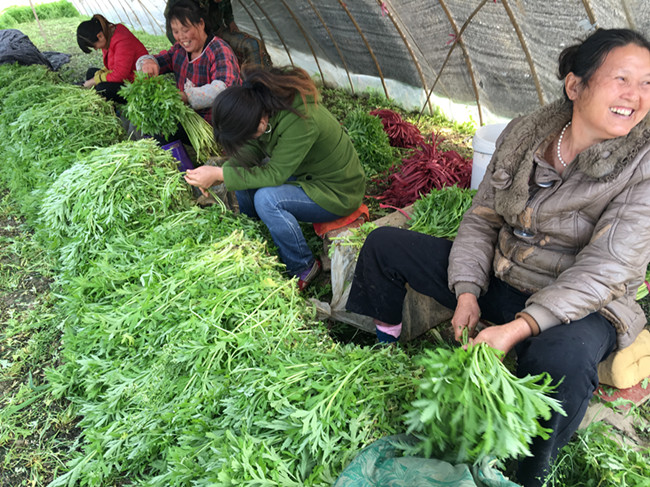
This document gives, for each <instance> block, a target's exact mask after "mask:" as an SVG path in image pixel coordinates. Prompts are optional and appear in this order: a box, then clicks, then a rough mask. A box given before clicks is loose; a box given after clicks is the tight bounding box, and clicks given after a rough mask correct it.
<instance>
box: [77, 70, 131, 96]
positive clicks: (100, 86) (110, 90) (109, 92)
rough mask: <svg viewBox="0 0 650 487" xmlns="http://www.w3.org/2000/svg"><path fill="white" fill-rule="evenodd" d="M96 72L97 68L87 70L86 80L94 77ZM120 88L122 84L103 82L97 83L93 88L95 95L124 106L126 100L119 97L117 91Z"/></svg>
mask: <svg viewBox="0 0 650 487" xmlns="http://www.w3.org/2000/svg"><path fill="white" fill-rule="evenodd" d="M97 71H99V68H89V69H88V71H86V80H89V79H90V78H92V77H94V76H95V73H96V72H97ZM122 86H124V83H113V82H110V81H104V82H102V83H97V84H96V85H95V87H94V88H95V91H97V93H99V94H100V95H102V96H103V97H104V98H106V99H107V100H110V101H114V102H115V103H119V104H121V105H124V104H125V103H126V100H125V99H124V98H123V97H122V96H121V95H119V91H120V89H121V88H122Z"/></svg>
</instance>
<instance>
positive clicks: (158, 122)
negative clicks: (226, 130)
mask: <svg viewBox="0 0 650 487" xmlns="http://www.w3.org/2000/svg"><path fill="white" fill-rule="evenodd" d="M120 95H122V96H123V97H124V98H125V99H126V101H127V104H126V108H125V109H124V116H125V117H126V118H127V119H129V121H130V122H131V123H133V125H135V126H136V127H137V128H138V130H140V131H141V132H143V133H145V134H149V135H158V134H159V135H162V136H163V137H165V138H166V139H167V138H169V137H171V136H172V135H174V133H175V132H176V131H177V129H178V125H179V124H180V125H182V126H183V129H185V132H186V133H187V136H188V137H189V139H190V143H191V144H192V147H194V150H195V151H196V155H197V157H198V158H199V159H202V158H207V157H208V156H211V155H217V146H216V144H215V142H214V137H213V135H212V127H210V124H208V122H206V121H205V119H203V117H201V116H200V115H199V114H198V113H196V112H195V111H194V110H192V109H191V108H190V107H189V106H187V105H186V104H185V103H183V100H181V97H180V93H179V91H178V89H177V88H176V85H175V84H174V81H173V80H172V79H170V78H168V77H166V76H148V75H146V74H144V73H136V75H135V79H134V80H133V83H129V82H127V83H126V84H125V85H124V87H122V89H121V90H120Z"/></svg>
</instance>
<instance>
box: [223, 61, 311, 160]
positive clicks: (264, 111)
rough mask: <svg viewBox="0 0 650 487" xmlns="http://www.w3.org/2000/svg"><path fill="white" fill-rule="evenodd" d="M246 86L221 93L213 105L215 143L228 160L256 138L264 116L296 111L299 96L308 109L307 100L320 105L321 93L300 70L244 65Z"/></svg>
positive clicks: (243, 73)
mask: <svg viewBox="0 0 650 487" xmlns="http://www.w3.org/2000/svg"><path fill="white" fill-rule="evenodd" d="M242 76H243V78H244V82H243V84H242V85H241V86H230V87H228V88H226V89H225V90H224V91H222V92H221V93H219V95H217V97H216V98H215V100H214V103H213V105H212V126H213V130H214V138H215V140H216V141H217V142H218V143H219V144H220V145H221V146H222V147H223V148H224V150H225V152H226V154H227V155H229V156H237V155H238V152H239V149H240V148H241V147H242V146H243V145H244V143H245V142H246V141H248V140H250V139H251V138H253V136H254V135H255V133H256V132H257V129H258V127H259V123H260V120H261V119H262V117H263V116H267V117H269V118H271V117H273V115H275V114H276V113H278V112H280V111H283V110H288V111H291V112H293V113H295V114H297V115H299V116H301V117H302V116H304V115H302V114H301V113H299V112H298V111H297V110H296V109H295V108H293V101H294V99H295V97H296V95H300V96H301V97H302V100H303V103H304V104H305V105H307V96H310V97H311V98H312V99H313V101H314V102H317V101H318V89H317V88H316V85H315V84H314V82H313V80H312V79H311V78H310V77H309V74H307V72H306V71H305V70H303V69H300V68H291V67H285V68H267V69H265V68H262V67H261V66H251V65H245V66H244V67H243V68H242Z"/></svg>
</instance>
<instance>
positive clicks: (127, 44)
mask: <svg viewBox="0 0 650 487" xmlns="http://www.w3.org/2000/svg"><path fill="white" fill-rule="evenodd" d="M77 44H79V48H80V49H81V50H82V51H83V52H85V53H89V52H90V50H91V49H101V50H102V54H103V56H104V68H101V69H100V68H90V69H89V70H88V72H87V73H86V82H85V83H84V86H85V87H86V88H95V90H97V92H98V93H101V94H102V95H103V96H104V97H105V98H107V99H108V100H113V101H116V102H118V103H124V99H123V98H122V97H121V96H120V95H118V94H117V93H118V91H119V90H120V88H122V86H123V85H124V81H133V76H134V73H135V63H136V61H137V60H138V58H139V57H140V56H145V55H146V54H147V49H146V48H145V47H144V45H143V44H142V42H140V41H139V40H138V38H137V37H135V36H134V35H133V34H132V33H131V32H130V31H129V29H127V28H126V27H124V26H123V25H122V24H111V23H110V22H108V21H107V20H106V19H105V18H104V17H103V16H101V15H99V14H96V15H93V16H92V18H91V19H90V20H86V21H85V22H82V23H81V24H79V26H78V27H77Z"/></svg>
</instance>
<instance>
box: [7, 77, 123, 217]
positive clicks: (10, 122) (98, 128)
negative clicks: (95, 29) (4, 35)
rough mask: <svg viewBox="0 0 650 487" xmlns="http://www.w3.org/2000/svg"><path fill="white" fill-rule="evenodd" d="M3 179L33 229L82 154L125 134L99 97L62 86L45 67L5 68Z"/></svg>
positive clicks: (110, 106) (85, 91) (89, 92)
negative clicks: (55, 185) (46, 200)
mask: <svg viewBox="0 0 650 487" xmlns="http://www.w3.org/2000/svg"><path fill="white" fill-rule="evenodd" d="M0 86H2V88H0V100H2V101H1V104H0V122H1V123H0V137H2V140H3V141H4V143H3V144H2V145H0V156H1V159H2V160H3V164H4V169H3V171H2V172H1V173H0V179H2V181H3V182H4V184H5V185H6V187H7V188H8V189H9V190H10V191H11V192H12V195H13V196H14V198H16V200H17V201H18V202H19V204H20V207H21V209H22V210H23V213H24V215H25V216H27V217H28V219H29V220H30V222H32V223H33V221H34V219H35V218H36V214H37V213H38V207H39V205H40V200H41V199H42V197H43V192H44V191H45V190H46V189H47V188H48V187H49V186H50V185H51V184H52V181H53V180H54V179H56V177H57V176H58V175H59V174H61V173H62V172H63V171H65V170H66V169H68V168H69V167H70V166H72V164H74V162H75V160H76V159H77V158H78V157H80V156H81V155H82V154H84V153H87V152H89V151H91V150H93V149H95V148H96V147H105V146H108V145H111V144H113V143H115V142H117V141H119V140H121V139H122V138H123V137H124V136H125V134H124V131H123V129H122V126H121V124H120V121H119V119H118V118H117V117H116V116H115V113H114V111H113V108H112V105H111V104H110V103H108V102H107V101H105V100H104V99H103V98H102V97H101V96H99V95H98V94H97V93H95V92H94V91H88V90H83V89H81V88H79V87H75V86H69V85H63V84H60V83H59V80H58V77H57V76H56V74H54V73H52V72H51V71H47V70H46V69H45V68H44V67H43V66H19V65H3V66H0Z"/></svg>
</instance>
